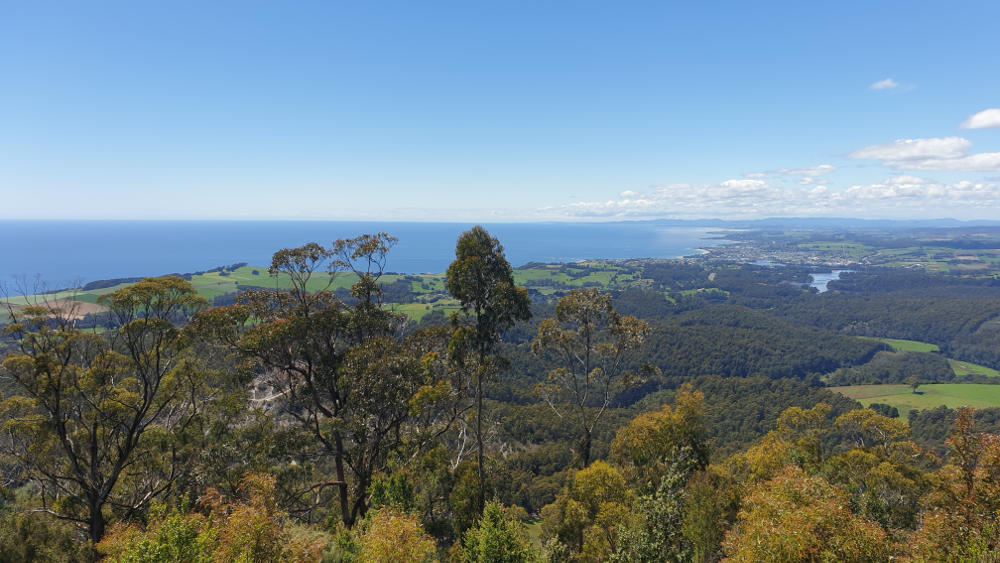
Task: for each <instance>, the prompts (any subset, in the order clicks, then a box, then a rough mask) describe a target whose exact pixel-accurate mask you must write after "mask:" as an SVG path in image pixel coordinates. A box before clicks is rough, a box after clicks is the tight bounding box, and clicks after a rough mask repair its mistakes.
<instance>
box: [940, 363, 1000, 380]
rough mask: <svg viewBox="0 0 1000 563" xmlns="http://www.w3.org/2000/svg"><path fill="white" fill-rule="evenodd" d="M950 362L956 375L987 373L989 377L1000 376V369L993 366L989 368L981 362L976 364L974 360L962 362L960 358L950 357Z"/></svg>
mask: <svg viewBox="0 0 1000 563" xmlns="http://www.w3.org/2000/svg"><path fill="white" fill-rule="evenodd" d="M948 363H949V364H951V369H952V371H954V372H955V375H968V374H973V375H985V376H987V377H1000V371H997V370H995V369H993V368H988V367H986V366H981V365H979V364H974V363H972V362H961V361H959V360H952V359H951V358H948Z"/></svg>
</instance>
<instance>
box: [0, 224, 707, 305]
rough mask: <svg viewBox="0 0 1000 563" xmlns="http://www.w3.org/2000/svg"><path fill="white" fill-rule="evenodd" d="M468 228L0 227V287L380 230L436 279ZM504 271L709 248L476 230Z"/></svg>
mask: <svg viewBox="0 0 1000 563" xmlns="http://www.w3.org/2000/svg"><path fill="white" fill-rule="evenodd" d="M471 226H472V224H469V223H402V222H392V223H390V222H386V223H367V222H329V221H0V240H2V241H3V245H2V246H0V249H2V250H0V282H5V283H6V285H7V286H8V290H10V286H11V281H12V280H14V279H16V278H19V277H27V278H35V277H38V278H39V279H41V280H43V281H44V282H45V283H46V285H47V286H49V287H52V288H57V287H70V286H76V285H79V284H80V283H86V282H88V281H93V280H98V279H110V278H121V277H138V276H153V275H162V274H168V273H185V272H195V271H200V270H207V269H210V268H214V267H216V266H221V265H228V264H233V263H236V262H248V263H249V264H252V265H261V266H266V265H269V264H270V263H271V254H272V253H274V252H275V251H276V250H279V249H282V248H289V247H294V246H299V245H302V244H305V243H307V242H318V243H320V244H324V245H328V244H330V243H331V242H332V241H334V240H336V239H338V238H346V237H353V236H357V235H359V234H362V233H371V232H379V231H386V232H388V233H390V234H392V235H394V236H396V237H398V238H399V243H398V244H397V246H396V247H395V248H394V249H393V250H392V252H391V253H390V255H389V263H388V267H387V270H388V271H393V272H400V273H425V272H443V271H444V270H445V269H446V268H447V267H448V264H449V263H450V262H451V260H452V259H454V256H455V254H454V252H455V240H456V239H457V238H458V236H459V234H461V232H462V231H464V230H466V229H468V228H470V227H471ZM484 227H486V228H487V229H488V230H489V231H490V233H491V234H493V235H494V236H496V237H497V238H499V239H500V242H501V244H503V245H504V247H505V249H506V254H507V259H508V260H509V261H510V262H511V264H513V265H514V266H519V265H522V264H524V263H526V262H574V261H578V260H584V259H590V258H675V257H679V256H684V255H690V254H696V253H697V250H696V249H697V248H699V247H708V246H713V245H716V244H719V243H721V242H724V241H721V240H719V239H717V238H713V237H715V236H716V235H713V232H712V231H713V229H711V228H701V227H667V226H663V225H657V224H656V223H652V222H631V223H503V224H485V225H484Z"/></svg>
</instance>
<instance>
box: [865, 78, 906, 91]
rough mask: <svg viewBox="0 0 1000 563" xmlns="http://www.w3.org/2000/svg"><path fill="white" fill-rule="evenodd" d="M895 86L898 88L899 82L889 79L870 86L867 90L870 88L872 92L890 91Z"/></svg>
mask: <svg viewBox="0 0 1000 563" xmlns="http://www.w3.org/2000/svg"><path fill="white" fill-rule="evenodd" d="M897 86H899V82H896V81H895V80H893V79H891V78H884V79H882V80H879V81H878V82H876V83H874V84H872V85H871V86H869V88H871V89H872V90H892V89H893V88H895V87H897Z"/></svg>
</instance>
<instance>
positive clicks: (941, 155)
mask: <svg viewBox="0 0 1000 563" xmlns="http://www.w3.org/2000/svg"><path fill="white" fill-rule="evenodd" d="M977 115H978V114H977ZM971 146H972V141H970V140H968V139H965V138H963V137H942V138H929V139H896V140H895V141H892V142H890V143H883V144H881V145H871V146H867V147H863V148H860V149H858V150H855V151H853V152H851V153H848V155H847V156H848V157H849V158H853V159H858V160H880V161H881V162H880V164H881V165H883V166H888V167H890V168H895V169H897V170H950V171H991V170H1000V153H997V152H992V153H978V154H967V153H968V150H969V148H970V147H971Z"/></svg>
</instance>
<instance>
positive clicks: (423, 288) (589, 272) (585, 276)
mask: <svg viewBox="0 0 1000 563" xmlns="http://www.w3.org/2000/svg"><path fill="white" fill-rule="evenodd" d="M514 279H515V281H516V283H518V284H519V285H523V286H526V287H528V288H531V289H533V290H535V291H537V292H539V293H541V294H544V295H551V294H553V293H555V292H557V291H565V290H568V289H573V288H579V287H600V288H604V289H608V288H612V287H619V288H620V287H627V286H634V285H641V284H644V283H646V282H648V281H649V280H643V279H641V277H640V275H639V273H638V269H637V268H630V267H628V266H624V265H621V264H616V263H611V262H601V261H594V262H586V263H579V264H551V265H550V264H539V265H531V266H530V267H527V268H521V269H516V270H514ZM357 280H358V277H357V276H356V275H354V274H353V273H337V274H336V275H334V276H332V277H331V276H330V275H329V274H328V273H326V272H316V273H314V274H313V276H312V277H311V278H310V280H309V282H308V284H307V286H306V287H307V288H308V289H309V290H310V291H319V290H322V289H332V290H337V289H348V288H350V287H351V285H353V284H354V283H355V282H356V281H357ZM400 280H404V281H406V282H408V283H409V289H410V291H411V292H412V295H411V299H410V300H409V301H406V302H388V303H387V306H389V308H391V309H392V310H394V311H397V312H400V313H404V314H406V315H407V316H408V317H410V318H411V319H413V320H415V321H419V320H420V319H422V318H423V317H424V315H426V314H427V313H429V312H432V311H442V312H443V313H445V314H448V313H450V312H451V311H454V310H456V309H457V308H458V302H457V301H455V300H454V299H452V298H451V296H450V295H449V294H448V291H447V289H446V287H445V275H444V274H443V273H439V274H415V275H405V274H386V275H383V276H382V277H381V278H380V282H381V283H382V284H383V285H390V284H393V283H395V282H397V281H400ZM190 281H191V285H192V286H194V288H195V290H196V291H197V292H198V295H200V296H202V297H204V298H205V299H207V300H208V301H209V302H210V303H211V302H212V300H213V299H214V298H216V297H218V296H220V295H226V294H232V293H237V292H239V291H240V290H241V289H246V288H251V287H265V288H269V289H288V288H289V287H291V280H290V279H289V278H288V276H285V275H279V276H274V277H272V276H271V275H269V274H268V272H267V268H266V267H264V266H242V267H240V268H235V269H232V270H228V269H226V270H217V271H212V272H204V273H201V274H195V275H192V276H191V277H190ZM128 285H130V284H128V283H121V284H117V285H114V286H110V287H105V288H100V289H91V290H82V289H69V290H65V291H59V292H56V293H51V294H44V295H31V296H18V297H11V298H10V302H11V304H12V305H14V306H15V307H18V306H22V305H25V304H28V303H44V302H45V301H48V302H52V301H55V300H60V301H62V300H66V301H71V302H72V301H77V302H80V304H81V305H82V308H81V309H82V310H86V311H88V312H96V311H98V310H100V309H102V308H101V307H97V306H96V304H97V301H98V299H99V298H100V297H101V296H102V295H107V294H109V293H112V292H114V291H116V290H118V289H121V288H123V287H126V286H128ZM691 291H692V292H693V291H695V290H691ZM397 295H398V294H397ZM4 320H5V319H4V318H2V317H0V322H3V321H4Z"/></svg>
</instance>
